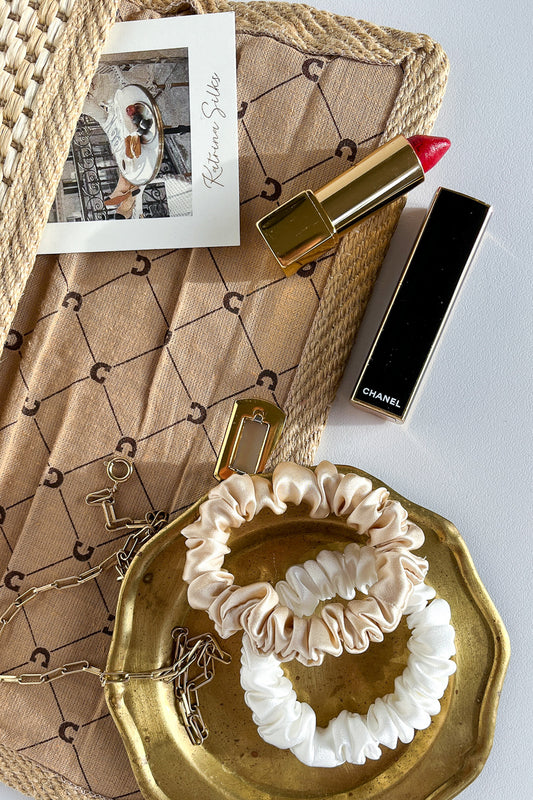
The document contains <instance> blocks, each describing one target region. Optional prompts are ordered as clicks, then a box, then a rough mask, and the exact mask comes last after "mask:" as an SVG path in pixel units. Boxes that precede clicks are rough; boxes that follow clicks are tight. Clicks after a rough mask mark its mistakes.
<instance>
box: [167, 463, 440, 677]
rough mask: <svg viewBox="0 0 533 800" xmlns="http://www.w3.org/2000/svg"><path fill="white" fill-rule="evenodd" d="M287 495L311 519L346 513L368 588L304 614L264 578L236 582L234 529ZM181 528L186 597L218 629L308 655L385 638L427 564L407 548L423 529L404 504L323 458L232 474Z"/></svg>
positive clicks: (360, 647) (282, 503)
mask: <svg viewBox="0 0 533 800" xmlns="http://www.w3.org/2000/svg"><path fill="white" fill-rule="evenodd" d="M287 503H293V504H295V505H301V504H304V505H306V506H308V507H309V512H308V513H309V516H310V518H312V519H324V518H326V517H328V516H330V515H334V516H336V517H343V518H344V517H345V518H346V524H347V525H348V526H349V527H352V528H353V529H354V533H357V534H359V535H365V536H366V537H367V539H368V544H369V546H370V548H371V549H374V550H375V551H376V568H377V580H376V581H375V582H374V583H373V585H372V586H371V587H370V588H369V591H368V595H366V596H365V597H364V598H359V597H356V598H354V599H353V600H351V601H350V602H349V603H348V604H347V605H346V606H344V605H342V604H340V603H329V604H327V605H326V606H325V607H324V608H323V609H322V610H321V612H320V615H318V616H312V617H301V616H298V615H296V614H294V613H293V612H292V611H291V610H290V609H289V608H288V607H287V606H286V605H283V604H282V603H281V602H280V598H279V595H278V593H277V592H276V591H275V589H274V587H273V586H272V585H271V584H270V583H268V582H266V581H259V582H257V583H253V584H250V585H249V586H244V587H243V586H239V585H237V584H236V583H235V581H234V577H233V575H232V574H231V573H230V572H228V571H227V570H224V569H223V564H224V557H225V556H226V554H227V553H229V552H230V548H229V547H228V541H229V538H230V535H231V531H232V529H235V528H239V527H240V526H241V525H243V524H244V523H245V522H246V521H248V520H251V519H252V518H253V517H254V516H255V515H256V514H258V513H259V512H260V511H261V510H262V509H263V508H268V509H270V510H271V511H273V512H274V513H275V514H284V513H285V512H286V511H287ZM182 534H183V536H185V538H186V545H187V548H188V553H187V556H186V560H185V567H184V572H183V579H184V580H185V581H186V582H187V583H188V584H189V589H188V600H189V605H191V606H192V608H197V609H203V610H207V611H208V613H209V616H210V618H211V619H212V620H213V622H214V623H215V628H216V630H217V632H218V633H219V635H220V636H222V637H223V638H227V637H229V636H231V635H232V634H234V633H236V632H237V631H240V630H244V631H246V633H248V634H249V636H250V638H251V640H252V641H253V644H254V647H255V648H256V650H257V651H258V652H260V653H264V654H269V653H276V655H277V656H278V658H279V659H281V660H282V661H290V660H292V659H293V658H296V659H297V660H298V661H300V662H301V663H302V664H305V665H310V664H320V663H322V661H323V658H324V655H325V654H326V653H329V654H331V655H335V656H338V655H340V654H341V653H342V651H343V648H344V649H345V650H347V651H348V652H350V653H360V652H363V651H364V650H366V649H367V647H368V645H369V643H370V641H382V640H383V635H384V633H389V632H391V631H393V630H395V629H396V627H397V626H398V623H399V622H400V619H401V616H402V614H403V612H404V610H405V607H406V605H407V603H408V602H409V598H410V596H411V593H412V590H413V586H415V585H417V584H418V583H421V582H422V581H423V580H424V578H425V575H426V572H427V567H428V565H427V561H426V560H425V559H423V558H420V557H418V556H415V555H413V553H412V552H411V550H413V549H416V548H418V547H420V546H421V545H422V544H423V542H424V534H423V532H422V530H421V529H420V528H419V527H418V526H417V525H415V524H414V523H413V522H412V521H411V520H409V519H408V516H407V512H406V511H405V509H404V508H403V506H402V505H401V504H400V503H399V502H398V501H396V500H391V499H390V498H389V492H388V491H387V490H386V489H385V488H383V487H379V488H377V489H374V488H373V487H372V483H371V481H370V480H369V479H368V478H363V477H361V476H359V475H355V474H347V475H344V474H342V473H340V472H338V471H337V468H336V467H335V466H334V465H333V464H330V463H329V462H327V461H323V462H322V463H321V464H319V465H318V467H317V468H316V470H315V471H314V472H313V471H312V470H309V469H306V468H305V467H301V466H298V465H297V464H291V463H285V464H279V465H278V466H277V467H276V469H275V470H274V473H273V475H272V480H271V481H270V480H268V479H267V478H264V477H261V476H257V475H254V476H249V475H232V476H231V478H228V479H227V480H226V481H224V483H222V484H221V485H220V486H217V487H215V488H214V489H212V490H211V491H210V492H209V494H208V496H207V500H206V501H204V503H202V505H201V506H200V508H199V518H198V519H197V520H196V521H195V522H193V523H192V524H190V525H187V526H186V527H185V528H183V530H182Z"/></svg>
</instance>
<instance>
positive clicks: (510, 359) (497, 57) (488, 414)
mask: <svg viewBox="0 0 533 800" xmlns="http://www.w3.org/2000/svg"><path fill="white" fill-rule="evenodd" d="M315 4H316V5H317V6H318V7H321V8H327V9H328V10H331V11H334V12H336V13H339V14H346V15H350V16H353V17H356V18H360V19H366V20H369V21H371V22H374V23H377V24H382V25H386V26H390V27H394V28H398V29H401V30H406V31H412V32H423V33H427V34H429V35H430V36H431V37H432V38H434V39H436V40H437V41H438V42H440V43H441V44H442V45H443V47H444V49H445V51H446V53H447V54H448V57H449V59H450V64H451V72H450V78H449V82H448V88H447V91H446V95H445V98H444V103H443V106H442V109H441V112H440V115H439V118H438V120H437V124H436V126H435V129H434V132H435V133H438V134H440V135H444V136H448V137H449V138H450V139H451V140H452V149H450V151H449V152H448V154H447V155H446V157H445V158H444V160H443V161H442V162H441V163H440V164H439V165H438V166H437V167H436V168H435V169H434V170H433V171H432V172H431V173H430V174H429V175H428V176H427V179H426V182H425V183H424V184H423V185H422V186H421V187H418V188H417V189H416V190H415V191H414V192H412V193H411V195H410V196H409V201H408V205H407V208H406V211H405V212H404V214H403V215H402V219H401V221H400V225H399V228H398V230H397V232H396V234H395V237H394V239H393V243H392V246H391V249H390V251H389V254H388V256H387V260H386V262H385V264H384V267H383V269H382V271H381V274H380V277H379V279H378V282H377V285H376V289H375V291H374V294H373V296H372V299H371V302H370V305H369V308H368V311H367V314H366V316H365V320H364V323H363V326H362V328H361V330H360V332H359V334H358V337H357V341H356V345H355V347H354V350H353V353H352V357H351V359H350V362H349V364H348V367H347V369H346V373H345V376H344V380H343V383H342V385H341V388H340V390H339V393H338V395H337V399H336V401H335V404H334V406H333V408H332V411H331V415H330V418H329V422H328V425H327V427H326V431H325V433H324V435H323V438H322V442H321V445H320V449H319V453H318V456H319V458H327V459H329V460H330V461H333V462H336V463H341V464H342V463H345V464H353V465H354V466H358V467H360V468H362V469H364V470H366V471H368V472H370V473H372V474H374V475H376V476H378V477H380V478H381V479H382V480H383V481H384V482H386V483H388V484H390V485H391V486H393V487H394V488H395V489H396V490H397V491H399V492H400V493H401V494H403V495H405V496H406V497H408V498H410V499H411V500H413V501H415V502H416V503H419V504H420V505H422V506H426V507H427V508H430V509H432V510H433V511H436V512H438V513H440V514H442V515H443V516H444V517H446V518H448V519H450V520H451V521H452V522H453V523H454V524H455V525H456V526H457V527H458V529H459V531H460V532H461V534H462V536H463V538H464V540H465V541H466V544H467V546H468V547H469V549H470V552H471V554H472V556H473V559H474V562H475V564H476V567H477V569H478V572H479V574H480V576H481V579H482V581H483V582H484V584H485V586H486V588H487V590H488V592H489V594H490V595H491V597H492V599H493V601H494V603H495V605H496V607H497V608H498V610H499V612H500V614H501V616H502V618H503V620H504V622H505V624H506V627H507V630H508V632H509V635H510V637H511V647H512V655H511V664H510V667H509V671H508V673H507V679H506V682H505V684H504V689H503V693H502V697H501V702H500V709H499V715H498V722H497V727H496V735H495V739H494V746H493V749H492V752H491V755H490V756H489V759H488V761H487V763H486V765H485V768H484V769H483V771H482V773H481V775H480V776H479V777H478V778H477V779H476V780H475V781H474V783H473V784H471V785H470V786H469V787H468V788H467V789H466V790H465V791H464V792H463V793H462V794H461V800H492V799H493V798H494V800H500V798H506V800H531V798H532V797H533V779H532V751H531V725H532V721H533V700H532V698H533V681H532V677H531V676H532V672H533V668H532V664H531V659H532V656H533V648H532V645H531V635H532V623H531V609H530V608H529V604H530V603H531V586H532V583H533V581H532V568H533V560H532V557H531V543H530V542H531V533H532V513H531V509H532V507H533V503H532V500H533V497H532V492H531V484H532V478H533V469H532V466H533V465H532V457H531V451H532V444H533V437H532V417H533V401H532V396H533V386H532V384H533V381H532V371H533V370H532V363H533V335H532V331H533V322H532V309H533V291H532V285H533V277H532V275H533V264H532V261H533V259H532V254H533V236H532V205H533V192H532V186H533V169H532V152H533V149H532V145H531V132H532V130H533V115H532V113H531V104H532V102H533V96H532V90H531V73H532V68H533V63H532V56H531V52H532V51H531V22H532V12H531V5H530V3H529V1H528V0H522V2H520V0H507V2H505V3H503V2H501V1H500V2H495V0H484V1H483V2H482V0H469V1H468V2H464V0H447V2H439V3H437V2H431V3H430V2H423V0H402V1H401V2H395V1H394V0H372V1H371V0H360V1H359V2H353V0H316V3H315ZM439 185H443V186H446V187H448V188H450V189H455V190H456V191H460V192H464V193H466V194H471V195H473V196H474V197H477V198H478V199H480V200H483V201H485V202H488V203H491V204H492V205H493V207H494V212H493V216H492V219H491V220H490V222H489V227H488V231H487V233H486V235H485V238H484V240H483V243H482V245H481V248H480V251H479V253H478V256H477V258H476V260H475V263H474V265H473V267H472V268H471V270H470V272H469V275H468V277H467V280H466V282H465V285H464V287H463V289H462V291H461V293H460V295H459V299H458V301H457V304H456V306H455V309H454V311H453V313H452V315H451V317H450V319H449V321H448V324H447V327H446V330H445V333H444V336H443V337H442V339H441V342H440V344H439V346H438V349H437V352H436V353H435V355H434V358H433V361H432V365H431V368H430V370H429V373H428V375H427V377H426V378H425V381H424V385H423V387H422V389H421V390H420V393H419V395H418V400H417V402H416V404H415V406H414V408H413V409H412V411H411V413H410V416H409V418H408V421H407V423H406V424H405V425H403V426H400V425H395V424H394V423H392V422H386V421H381V420H380V419H378V418H377V417H374V416H372V415H370V414H366V413H365V412H362V411H358V410H356V409H354V408H353V406H351V405H350V403H349V401H348V398H349V395H350V392H351V389H352V386H353V383H354V381H355V378H356V375H357V371H358V365H360V364H361V362H362V359H363V357H364V355H365V353H366V350H367V348H368V346H369V344H370V342H371V340H372V338H373V335H374V333H375V330H376V326H377V324H378V323H379V320H380V318H381V314H382V312H383V310H384V307H385V306H386V304H387V301H388V299H389V297H390V295H391V293H392V289H393V286H394V279H395V276H397V275H398V274H399V272H400V270H401V268H402V266H403V263H404V261H405V258H406V256H407V253H408V251H409V249H410V245H411V243H412V241H413V239H414V236H415V233H416V230H417V228H418V226H419V224H420V222H421V220H422V218H423V215H424V210H425V209H426V208H427V206H428V205H429V203H430V200H431V197H432V195H433V193H434V191H435V190H436V189H437V187H438V186H439ZM317 460H318V459H317ZM20 797H21V795H19V793H18V792H14V791H12V790H10V789H7V788H6V787H4V786H0V800H17V798H20ZM199 800H209V798H199Z"/></svg>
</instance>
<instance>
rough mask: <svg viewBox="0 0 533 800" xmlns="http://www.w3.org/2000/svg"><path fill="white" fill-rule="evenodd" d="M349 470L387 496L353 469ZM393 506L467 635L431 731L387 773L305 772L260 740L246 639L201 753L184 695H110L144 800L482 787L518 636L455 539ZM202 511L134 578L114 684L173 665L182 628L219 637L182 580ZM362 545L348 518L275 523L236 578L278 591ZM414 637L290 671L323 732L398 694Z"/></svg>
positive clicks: (206, 703)
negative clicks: (182, 711)
mask: <svg viewBox="0 0 533 800" xmlns="http://www.w3.org/2000/svg"><path fill="white" fill-rule="evenodd" d="M339 469H340V470H341V471H342V472H354V473H357V474H359V475H364V476H366V477H369V478H370V479H371V480H372V482H373V484H374V485H375V486H377V485H379V486H383V485H385V484H383V483H382V482H380V481H378V480H377V479H376V478H373V477H372V476H370V475H367V473H365V472H362V471H361V470H358V469H354V468H353V467H346V466H342V467H340V468H339ZM387 488H388V487H387ZM391 495H392V497H393V498H396V499H398V500H400V502H401V503H402V505H404V507H405V508H406V509H407V510H408V512H409V515H410V516H411V518H412V519H413V520H414V522H416V523H417V524H418V525H420V527H421V528H422V529H423V530H424V533H425V536H426V544H425V546H424V548H423V550H422V551H421V554H422V555H425V556H427V557H428V560H429V564H430V569H429V574H428V583H430V584H431V585H432V586H434V587H435V589H436V590H437V594H438V595H439V596H441V597H444V598H445V599H446V600H447V601H448V602H449V604H450V606H451V610H452V623H453V625H454V626H455V630H456V646H457V656H456V660H457V673H456V675H455V676H453V677H452V680H451V681H450V684H449V686H448V689H447V691H446V694H445V695H444V697H443V700H442V704H441V705H442V710H441V713H440V714H439V715H438V716H437V717H434V718H433V722H432V724H431V726H430V727H429V728H428V729H427V730H426V731H419V732H418V733H416V735H415V738H414V740H413V741H412V742H411V744H409V745H399V746H398V748H397V749H396V750H394V751H391V750H388V749H387V748H383V755H382V757H381V758H380V759H379V760H378V761H367V763H366V764H365V765H364V766H354V765H350V764H345V765H343V766H340V767H335V768H333V769H320V768H314V767H306V766H304V765H303V764H301V763H300V762H299V761H298V760H297V759H296V758H295V757H294V756H293V755H292V754H291V753H290V752H287V751H281V750H277V749H276V748H274V747H272V746H270V745H268V744H266V743H265V742H263V740H262V739H261V738H260V737H259V735H258V733H257V731H256V728H255V725H254V723H253V721H252V718H251V712H250V711H249V709H248V708H247V707H246V705H245V703H244V698H243V692H242V689H241V686H240V682H239V667H240V648H241V636H240V635H236V636H233V637H231V638H230V639H228V640H224V641H223V642H222V644H223V647H224V649H225V650H228V651H229V652H230V653H231V655H232V659H233V660H232V663H231V664H230V665H222V664H221V665H219V666H218V668H217V673H216V675H215V677H214V680H213V681H212V682H211V683H210V684H209V685H208V686H206V687H205V688H203V689H202V690H201V692H202V694H201V695H200V700H201V706H202V714H203V716H204V719H205V721H206V723H207V726H208V728H209V730H210V735H209V737H208V739H207V740H206V741H205V742H204V744H203V745H202V746H194V745H192V744H191V743H190V741H189V738H188V736H187V733H186V732H185V729H184V727H183V726H182V724H181V722H180V719H179V717H178V712H177V708H176V704H175V700H174V690H173V686H172V685H168V684H164V683H161V682H155V681H148V680H132V681H130V682H128V683H110V684H108V685H106V687H105V696H106V700H107V703H108V706H109V709H110V711H111V714H112V716H113V718H114V720H115V723H116V725H117V727H118V729H119V731H120V733H121V736H122V738H123V740H124V744H125V746H126V750H127V752H128V756H129V758H130V761H131V764H132V767H133V770H134V773H135V777H136V779H137V782H138V784H139V787H140V789H141V792H142V794H143V795H144V797H145V798H146V800H156V799H157V800H199V798H202V799H203V798H209V800H216V799H217V798H226V799H227V800H297V798H301V799H302V800H304V799H305V800H314V798H316V799H317V800H318V799H320V800H326V798H327V800H348V799H349V798H352V797H354V798H355V797H356V798H357V800H429V799H430V798H431V800H437V799H438V800H448V799H449V798H452V797H455V795H457V794H458V793H459V792H460V791H461V790H462V789H464V788H465V786H467V785H468V784H469V783H470V782H471V781H472V780H473V779H474V778H475V777H476V776H477V775H478V773H479V772H480V770H481V769H482V767H483V765H484V763H485V760H486V758H487V756H488V754H489V751H490V748H491V745H492V739H493V735H494V727H495V722H496V711H497V706H498V699H499V693H500V690H501V686H502V683H503V679H504V676H505V671H506V668H507V663H508V660H509V641H508V637H507V633H506V630H505V628H504V626H503V623H502V621H501V619H500V617H499V616H498V613H497V611H496V609H495V608H494V605H493V604H492V601H491V600H490V598H489V596H488V595H487V592H486V591H485V589H484V587H483V585H482V583H481V581H480V580H479V577H478V575H477V573H476V570H475V567H474V565H473V563H472V559H471V557H470V555H469V553H468V550H467V548H466V546H465V544H464V542H463V540H462V539H461V537H460V535H459V533H458V531H457V530H456V528H455V527H454V526H453V525H452V524H451V523H450V522H448V521H446V520H445V519H443V518H442V517H440V516H438V515H437V514H434V513H433V512H431V511H428V510H427V509H424V508H421V507H420V506H417V505H415V504H414V503H411V502H409V501H408V500H406V499H405V498H403V497H401V496H399V495H398V494H397V493H395V492H394V491H392V490H391ZM204 499H205V498H202V499H201V500H199V501H198V502H197V503H195V505H194V506H192V507H191V508H190V509H189V510H188V511H187V512H186V513H185V514H183V515H182V516H181V517H179V518H178V519H176V520H174V521H173V522H171V523H170V524H169V525H167V526H166V527H165V528H164V529H163V530H162V531H160V532H159V533H158V534H156V536H154V538H153V539H152V540H151V541H149V542H148V543H147V544H146V545H145V546H144V547H143V548H142V549H141V551H140V552H139V554H138V555H137V557H136V558H135V559H134V561H133V563H132V565H131V566H130V568H129V570H128V572H127V573H126V576H125V578H124V581H123V584H122V588H121V592H120V598H119V604H118V609H117V620H116V624H115V631H114V635H113V640H112V645H111V649H110V652H109V658H108V662H107V670H108V671H122V670H124V671H130V672H136V671H143V670H147V669H155V668H157V667H160V666H162V665H165V664H170V663H171V662H172V651H173V640H172V636H171V632H172V630H173V628H175V627H176V626H177V625H181V626H187V627H188V628H189V630H190V633H191V636H196V635H199V634H201V633H205V632H209V633H214V629H213V626H212V624H211V622H210V620H209V619H208V617H207V615H206V614H205V613H204V612H200V611H193V610H192V609H190V608H189V606H188V604H187V592H186V588H187V587H186V584H184V583H183V581H182V580H181V572H182V567H183V561H184V558H185V552H186V550H185V544H184V540H183V538H182V536H181V533H180V531H181V529H182V528H183V527H184V526H185V525H187V524H188V523H189V522H192V520H193V519H194V518H195V517H196V516H197V509H198V506H199V505H200V503H201V502H203V500H204ZM355 538H356V537H355ZM353 539H354V532H353V529H351V528H349V527H348V526H347V525H345V524H344V522H343V520H341V519H339V518H331V517H330V518H327V519H325V520H311V519H310V518H309V517H308V516H307V514H306V509H305V508H301V507H291V508H289V509H288V511H287V513H285V514H284V515H282V516H279V517H277V516H275V515H274V514H272V513H271V512H268V511H263V512H261V513H260V514H259V515H258V516H257V517H255V518H254V519H253V520H252V521H251V522H249V523H246V524H245V525H243V526H242V527H241V528H240V529H239V530H237V531H235V533H234V535H233V536H232V539H231V541H230V546H231V555H230V556H228V558H227V559H226V562H225V565H227V567H228V568H229V569H230V570H231V571H232V572H233V574H234V575H235V576H236V577H237V576H238V578H239V582H240V583H250V582H252V581H253V580H270V581H272V582H275V581H276V580H279V579H281V578H282V577H284V575H285V571H286V569H287V568H288V567H289V566H291V565H292V564H296V563H300V562H302V561H304V560H305V559H307V558H314V557H315V556H316V554H317V553H318V552H319V551H320V550H321V549H324V547H329V548H331V549H339V550H340V549H343V547H345V546H346V544H347V543H348V542H349V541H352V540H353ZM408 635H409V634H408V631H407V628H406V626H405V624H402V625H400V627H399V628H398V629H397V630H396V631H395V632H394V633H393V634H388V635H387V636H386V637H385V639H384V641H383V642H382V643H375V644H372V645H371V646H370V648H369V649H368V651H367V652H366V653H363V654H361V655H357V656H352V655H349V654H346V653H345V654H343V655H342V656H340V657H339V658H333V657H329V656H326V658H325V660H324V663H323V665H322V666H320V667H310V668H305V667H302V666H301V665H299V664H297V663H296V662H292V663H290V664H288V665H286V667H287V671H288V673H289V675H290V677H291V679H292V680H293V682H294V684H295V688H296V689H297V692H298V696H299V698H300V699H302V700H307V701H308V702H310V703H311V705H313V707H314V708H315V709H316V712H317V721H318V724H319V725H323V724H325V723H326V721H327V720H328V719H329V718H330V717H332V716H335V715H336V714H338V713H339V711H340V710H341V709H342V708H347V709H349V710H353V711H359V712H361V713H364V712H365V711H366V710H367V708H368V706H369V705H370V703H371V702H372V701H373V700H374V698H375V697H377V696H380V695H383V694H386V693H387V692H389V691H392V688H393V683H394V678H395V677H396V676H397V675H399V674H401V672H402V671H403V669H404V666H405V664H406V658H407V656H406V648H405V644H406V641H407V639H408Z"/></svg>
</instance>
